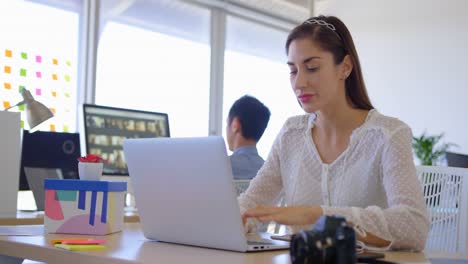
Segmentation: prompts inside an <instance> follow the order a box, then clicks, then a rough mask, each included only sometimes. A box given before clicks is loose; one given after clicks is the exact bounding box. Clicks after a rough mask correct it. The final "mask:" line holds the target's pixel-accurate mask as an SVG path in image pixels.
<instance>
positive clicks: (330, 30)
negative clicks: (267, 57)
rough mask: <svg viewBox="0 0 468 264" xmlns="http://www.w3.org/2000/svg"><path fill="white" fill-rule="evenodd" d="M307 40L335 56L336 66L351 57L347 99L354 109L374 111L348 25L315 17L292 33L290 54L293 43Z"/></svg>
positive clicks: (287, 44) (338, 20)
mask: <svg viewBox="0 0 468 264" xmlns="http://www.w3.org/2000/svg"><path fill="white" fill-rule="evenodd" d="M305 38H308V39H311V40H312V41H314V43H317V44H318V45H319V46H320V47H321V48H322V49H323V50H326V51H328V52H330V53H332V54H333V58H334V60H335V64H340V63H341V62H343V59H344V57H345V56H346V55H349V56H350V59H351V61H352V63H353V70H352V71H351V73H350V75H349V76H348V78H346V81H345V88H346V97H347V98H348V100H349V101H350V102H351V105H352V106H353V107H354V108H358V109H365V110H371V109H373V108H374V107H373V106H372V103H371V102H370V99H369V96H368V95H367V91H366V85H365V84H364V78H363V77H362V71H361V64H360V63H359V57H358V55H357V52H356V48H355V47H354V42H353V38H352V37H351V33H349V30H348V28H347V27H346V25H345V24H344V23H343V22H342V21H341V20H340V19H338V18H337V17H334V16H317V17H311V18H309V19H308V20H306V21H305V22H304V23H302V24H301V25H299V26H297V27H295V28H294V29H293V30H292V31H291V32H290V33H289V35H288V38H287V40H286V54H288V51H289V46H290V45H291V42H292V41H293V40H296V39H305Z"/></svg>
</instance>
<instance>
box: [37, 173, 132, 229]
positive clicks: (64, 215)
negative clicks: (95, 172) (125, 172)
mask: <svg viewBox="0 0 468 264" xmlns="http://www.w3.org/2000/svg"><path fill="white" fill-rule="evenodd" d="M44 189H45V212H44V229H45V232H46V233H62V234H85V235H107V234H110V233H114V232H119V231H121V230H122V226H123V218H124V203H125V194H126V193H127V183H126V182H108V181H84V180H57V179H45V180H44Z"/></svg>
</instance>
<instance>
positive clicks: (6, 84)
mask: <svg viewBox="0 0 468 264" xmlns="http://www.w3.org/2000/svg"><path fill="white" fill-rule="evenodd" d="M3 87H5V89H11V84H10V83H3Z"/></svg>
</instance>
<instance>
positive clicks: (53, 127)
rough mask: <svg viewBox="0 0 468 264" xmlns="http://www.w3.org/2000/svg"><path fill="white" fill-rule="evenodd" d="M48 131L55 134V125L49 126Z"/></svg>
mask: <svg viewBox="0 0 468 264" xmlns="http://www.w3.org/2000/svg"><path fill="white" fill-rule="evenodd" d="M49 130H50V131H52V132H55V125H54V124H50V126H49Z"/></svg>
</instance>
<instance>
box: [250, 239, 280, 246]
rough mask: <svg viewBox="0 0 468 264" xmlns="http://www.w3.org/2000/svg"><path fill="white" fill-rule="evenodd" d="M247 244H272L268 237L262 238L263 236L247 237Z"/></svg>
mask: <svg viewBox="0 0 468 264" xmlns="http://www.w3.org/2000/svg"><path fill="white" fill-rule="evenodd" d="M247 244H249V245H273V244H274V243H273V241H271V240H269V239H263V238H249V239H248V240H247Z"/></svg>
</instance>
